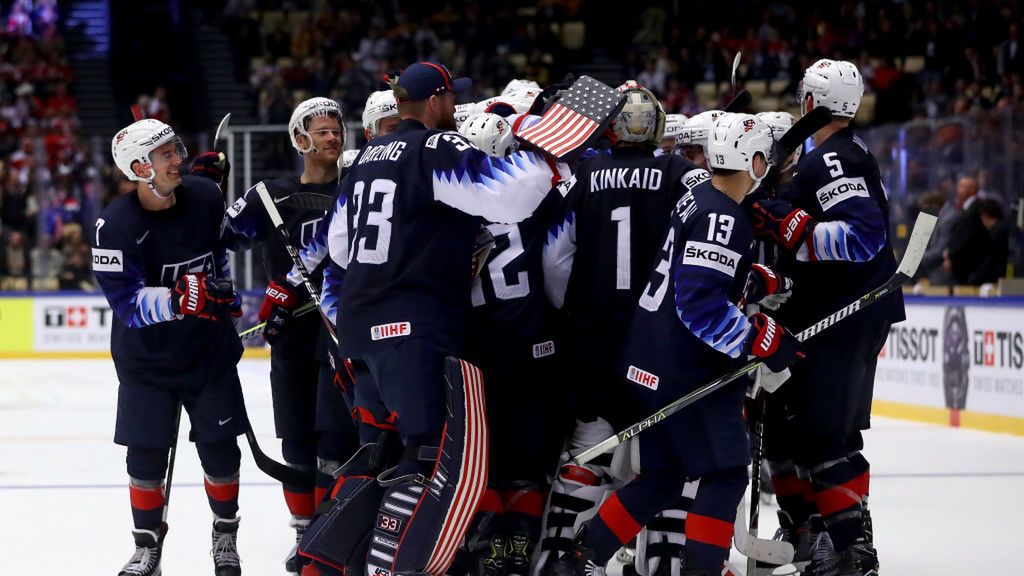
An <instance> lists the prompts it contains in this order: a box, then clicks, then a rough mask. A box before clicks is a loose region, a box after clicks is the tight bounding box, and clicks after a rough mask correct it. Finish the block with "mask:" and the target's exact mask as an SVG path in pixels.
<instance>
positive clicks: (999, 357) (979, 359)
mask: <svg viewBox="0 0 1024 576" xmlns="http://www.w3.org/2000/svg"><path fill="white" fill-rule="evenodd" d="M971 341H972V349H973V353H972V355H971V363H972V364H974V365H975V366H998V367H1000V368H1017V369H1019V368H1022V367H1024V333H1021V332H1004V331H1001V330H975V331H974V335H973V337H972V339H971Z"/></svg>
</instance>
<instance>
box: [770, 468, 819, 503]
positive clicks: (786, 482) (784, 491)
mask: <svg viewBox="0 0 1024 576" xmlns="http://www.w3.org/2000/svg"><path fill="white" fill-rule="evenodd" d="M772 487H774V488H775V494H776V495H778V496H782V497H783V498H785V497H786V496H801V495H803V496H807V495H809V494H814V489H813V488H812V487H811V481H810V480H804V479H803V478H800V477H799V476H797V475H796V474H782V475H779V476H772Z"/></svg>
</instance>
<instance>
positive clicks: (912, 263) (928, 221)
mask: <svg viewBox="0 0 1024 576" xmlns="http://www.w3.org/2000/svg"><path fill="white" fill-rule="evenodd" d="M938 220H939V219H938V217H937V216H935V215H934V214H929V213H927V212H921V213H920V214H918V215H917V221H916V222H914V230H913V231H912V232H911V233H910V240H909V241H908V242H907V250H906V252H905V253H904V254H903V260H901V261H900V267H899V273H900V274H904V275H906V276H907V277H910V278H913V277H914V275H915V274H917V267H918V266H919V265H920V264H921V258H923V257H924V251H925V249H927V248H928V241H929V240H930V239H931V237H932V232H933V231H934V230H935V223H936V222H938Z"/></svg>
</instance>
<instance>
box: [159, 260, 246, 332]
mask: <svg viewBox="0 0 1024 576" xmlns="http://www.w3.org/2000/svg"><path fill="white" fill-rule="evenodd" d="M173 290H174V295H175V296H176V297H174V298H171V308H172V310H173V311H174V313H175V314H178V315H182V316H195V317H197V318H202V319H203V320H219V319H221V318H226V317H231V318H238V317H240V316H241V315H242V300H241V298H239V296H238V294H237V293H235V291H234V290H233V288H232V286H231V281H230V280H217V279H214V278H211V277H210V276H207V275H206V273H203V272H200V273H198V274H185V275H184V276H182V277H181V278H178V282H177V283H176V284H175V285H174V289H173Z"/></svg>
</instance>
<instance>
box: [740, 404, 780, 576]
mask: <svg viewBox="0 0 1024 576" xmlns="http://www.w3.org/2000/svg"><path fill="white" fill-rule="evenodd" d="M754 403H756V404H757V407H758V410H757V414H754V415H753V416H754V418H755V419H754V434H753V437H754V438H753V440H754V463H753V465H752V466H751V467H750V525H749V528H747V529H746V530H745V531H744V532H745V533H746V535H749V537H750V539H752V540H750V541H748V542H747V544H748V547H749V550H748V551H744V550H743V549H742V548H740V545H739V539H738V538H737V539H736V547H737V548H740V552H743V555H744V556H746V557H747V574H750V575H753V574H754V570H756V569H757V561H758V560H761V561H762V562H771V563H772V564H780V565H781V564H789V563H790V562H792V561H793V545H792V544H791V543H789V542H783V541H776V540H764V539H761V538H758V537H757V532H758V524H759V523H760V520H761V467H762V466H763V464H764V411H765V407H766V405H767V401H766V399H765V396H764V393H761V394H759V397H757V398H754ZM742 505H743V502H742V501H741V502H740V506H742ZM741 520H742V515H741V514H737V515H736V531H735V535H736V536H740V527H741V526H742V523H741ZM765 542H771V543H772V544H773V548H778V549H779V551H780V552H781V551H785V554H776V553H775V551H774V550H767V549H766V548H767V544H762V543H765ZM759 552H764V553H765V554H764V555H761V554H759Z"/></svg>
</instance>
